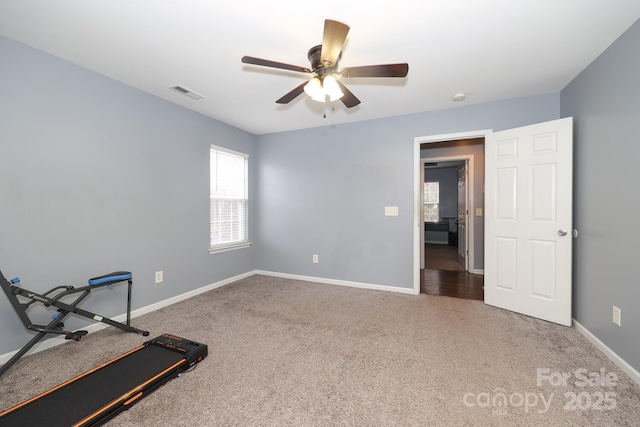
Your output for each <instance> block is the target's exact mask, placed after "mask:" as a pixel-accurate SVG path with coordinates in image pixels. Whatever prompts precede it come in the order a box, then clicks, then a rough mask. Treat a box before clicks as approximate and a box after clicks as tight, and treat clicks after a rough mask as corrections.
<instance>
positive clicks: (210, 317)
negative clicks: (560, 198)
mask: <svg viewBox="0 0 640 427" xmlns="http://www.w3.org/2000/svg"><path fill="white" fill-rule="evenodd" d="M134 323H135V325H136V326H138V327H140V328H145V329H149V330H151V332H152V335H154V336H155V335H159V334H161V333H164V332H170V333H173V334H177V335H181V336H184V337H187V338H191V339H193V340H197V341H201V342H204V343H207V344H208V345H209V357H208V358H207V359H205V360H204V361H203V362H202V363H200V364H199V365H198V366H197V368H196V369H195V370H194V371H192V372H188V373H185V374H183V375H182V376H181V377H180V378H177V379H175V380H173V381H170V382H169V383H167V384H166V385H164V386H162V387H161V388H160V389H158V390H157V391H155V392H154V393H152V394H151V395H149V396H148V397H147V398H145V399H142V400H141V401H140V402H139V403H137V404H136V405H135V406H133V407H132V408H131V409H130V410H129V411H126V412H124V413H122V414H120V415H119V416H118V417H116V418H115V419H114V420H112V421H110V422H109V424H108V425H110V426H337V425H339V426H496V425H499V426H502V425H504V426H538V425H540V426H543V425H545V426H549V425H551V426H638V425H640V387H638V385H636V384H634V383H632V382H631V381H630V380H629V379H628V377H626V376H625V375H624V374H623V373H622V372H621V371H620V370H619V369H617V368H616V367H615V366H614V365H613V364H612V363H611V362H610V361H609V360H608V359H607V358H606V357H605V356H604V355H603V354H601V353H600V352H599V351H598V350H597V349H595V348H594V347H593V346H592V345H591V344H590V343H588V342H587V341H586V340H585V339H584V337H582V336H581V335H580V334H579V333H578V332H577V331H576V330H575V329H572V328H566V327H562V326H558V325H554V324H550V323H547V322H544V321H539V320H536V319H532V318H529V317H525V316H521V315H517V314H513V313H510V312H507V311H503V310H499V309H496V308H492V307H489V306H486V305H484V304H483V303H482V302H479V301H470V300H461V299H454V298H448V297H434V296H427V295H419V296H410V295H402V294H394V293H388V292H379V291H369V290H361V289H352V288H346V287H339V286H331V285H320V284H314V283H307V282H301V281H294V280H286V279H278V278H271V277H265V276H253V277H250V278H248V279H244V280H242V281H239V282H236V283H235V284H231V285H228V286H226V287H223V288H220V289H217V290H214V291H211V292H208V293H205V294H202V295H199V296H197V297H195V298H192V299H190V300H187V301H183V302H181V303H178V304H175V305H172V306H170V307H166V308H164V309H162V310H159V311H157V312H154V313H151V314H148V315H145V316H141V317H139V318H136V319H134ZM143 341H144V338H143V337H140V336H137V335H132V334H126V333H123V332H121V331H119V330H114V329H113V328H109V329H107V330H104V331H101V332H98V333H95V334H92V335H89V336H87V337H86V338H85V339H83V341H81V342H78V343H77V342H70V343H68V344H65V345H63V346H59V347H56V348H53V349H50V350H47V351H45V352H42V353H38V354H35V355H32V356H27V357H25V358H23V359H22V360H21V361H20V362H18V364H16V365H15V366H14V367H13V368H12V369H11V370H10V371H8V372H7V373H6V374H5V375H4V376H2V377H0V396H2V400H1V404H0V409H6V408H8V407H10V406H12V405H14V404H17V403H19V402H21V401H22V400H24V399H26V398H28V397H30V396H32V395H34V394H37V393H38V392H41V391H44V390H46V389H48V388H50V387H52V386H54V385H56V384H58V383H60V382H62V381H64V380H66V379H68V378H70V377H72V376H74V375H76V374H79V373H81V372H84V371H86V370H88V369H90V368H92V367H93V366H95V365H98V364H99V363H101V362H103V361H106V360H108V359H111V358H112V357H114V356H117V355H119V354H121V353H123V352H125V351H126V350H129V349H131V348H133V347H135V346H137V345H139V344H140V343H141V342H143ZM581 368H582V369H585V370H586V371H587V372H600V370H601V369H603V370H604V371H605V372H606V373H609V372H613V373H615V375H617V377H618V381H617V383H616V384H615V385H611V386H609V387H603V386H601V385H596V386H593V387H578V386H576V384H575V381H576V378H575V371H576V370H577V369H581ZM537 369H548V370H549V371H548V372H549V374H550V375H551V377H552V378H555V375H561V374H562V373H571V375H572V378H570V379H569V380H568V382H567V385H566V386H565V385H558V386H556V387H553V386H551V385H550V384H549V381H543V383H542V384H541V385H540V386H538V385H537V381H536V379H537V378H536V370H537ZM96 392H99V390H96ZM571 393H576V395H575V396H576V397H579V400H578V403H579V405H578V404H576V405H574V406H575V408H576V409H574V410H569V409H564V406H565V405H566V404H567V403H569V404H571V396H572V395H571ZM580 393H582V394H580ZM605 393H614V395H611V394H609V395H607V400H606V401H602V402H600V404H597V405H596V408H598V407H599V408H605V407H611V406H612V405H613V404H615V408H614V409H593V405H594V404H596V403H597V401H598V400H599V399H600V396H602V397H603V399H604V396H605ZM502 394H504V395H505V396H506V397H507V399H508V400H507V402H506V404H503V405H502V406H499V405H498V404H499V403H503V401H502V400H500V396H501V395H502ZM534 397H535V398H536V399H537V402H535V403H536V404H535V405H534ZM542 399H544V402H543V400H542ZM587 399H588V400H589V402H587ZM525 401H528V402H529V407H527V408H525V406H524V402H525ZM494 402H495V404H494ZM574 403H575V402H574ZM587 403H589V404H588V405H587ZM545 405H547V406H545ZM580 407H581V408H584V409H580ZM545 408H546V410H545ZM43 425H46V423H44V424H43Z"/></svg>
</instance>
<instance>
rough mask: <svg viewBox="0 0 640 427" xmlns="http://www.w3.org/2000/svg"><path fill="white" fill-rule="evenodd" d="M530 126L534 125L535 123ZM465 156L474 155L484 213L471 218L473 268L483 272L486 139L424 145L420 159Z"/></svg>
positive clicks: (476, 192)
mask: <svg viewBox="0 0 640 427" xmlns="http://www.w3.org/2000/svg"><path fill="white" fill-rule="evenodd" d="M559 108H560V105H559V104H558V110H557V112H558V114H560V111H559ZM556 118H557V117H556ZM549 120H553V119H549ZM529 124H533V122H532V123H529ZM518 126H519V125H518ZM514 127H516V126H514ZM489 128H491V127H489ZM473 130H479V129H473ZM493 130H495V131H497V130H499V129H497V128H495V127H494V128H493ZM463 155H473V169H474V171H473V175H474V187H473V193H474V195H473V200H474V209H475V208H482V212H483V215H482V216H476V215H475V212H470V218H473V220H474V223H473V226H474V229H473V238H474V240H473V248H474V261H473V263H474V266H473V268H474V269H476V270H483V269H484V139H483V138H475V139H469V140H459V141H445V142H438V143H434V144H422V147H421V149H420V157H421V158H423V159H425V158H436V157H450V156H463Z"/></svg>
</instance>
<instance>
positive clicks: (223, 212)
mask: <svg viewBox="0 0 640 427" xmlns="http://www.w3.org/2000/svg"><path fill="white" fill-rule="evenodd" d="M248 160H249V156H248V155H246V154H243V153H238V152H235V151H231V150H227V149H226V148H221V147H216V146H215V145H212V146H211V154H210V165H211V166H210V167H211V169H210V175H211V187H210V196H211V198H210V209H209V212H210V223H211V233H210V234H211V236H210V237H211V246H210V248H209V252H210V253H215V252H222V251H226V250H231V249H237V248H242V247H247V246H249V244H250V243H249V225H248V224H249V218H248V217H249V209H248V208H249V206H248V205H249V200H248V191H247V188H248V186H247V181H248V163H249V161H248Z"/></svg>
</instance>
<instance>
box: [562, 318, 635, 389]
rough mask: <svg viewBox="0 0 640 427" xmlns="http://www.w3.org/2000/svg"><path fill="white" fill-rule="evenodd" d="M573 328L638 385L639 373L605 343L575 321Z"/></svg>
mask: <svg viewBox="0 0 640 427" xmlns="http://www.w3.org/2000/svg"><path fill="white" fill-rule="evenodd" d="M573 326H574V327H575V328H576V330H577V331H578V332H580V333H581V334H582V335H583V336H584V337H585V338H586V339H587V340H588V341H589V342H591V344H593V345H595V346H596V348H597V349H598V350H600V351H601V352H603V353H604V355H605V356H607V357H608V358H609V359H611V361H612V362H613V363H615V364H616V366H617V367H618V368H620V369H621V370H622V371H624V373H625V374H627V375H628V376H629V378H631V379H632V380H633V381H634V382H635V383H636V384H640V372H638V371H637V370H636V369H635V368H634V367H633V366H631V365H629V364H628V363H627V362H626V361H625V360H624V359H623V358H622V357H620V356H618V355H617V354H616V353H615V352H614V351H613V350H611V349H610V348H609V347H607V345H606V344H605V343H603V342H602V341H600V340H599V339H598V338H597V337H596V336H595V335H593V334H592V333H591V332H590V331H589V330H588V329H587V328H585V327H584V326H582V325H581V324H580V323H578V321H576V319H573Z"/></svg>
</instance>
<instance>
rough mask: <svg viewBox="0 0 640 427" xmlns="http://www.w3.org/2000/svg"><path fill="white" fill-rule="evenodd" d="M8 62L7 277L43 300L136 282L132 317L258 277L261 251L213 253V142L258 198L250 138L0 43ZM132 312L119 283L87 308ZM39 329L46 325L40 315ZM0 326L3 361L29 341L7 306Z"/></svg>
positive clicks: (3, 182)
mask: <svg viewBox="0 0 640 427" xmlns="http://www.w3.org/2000/svg"><path fill="white" fill-rule="evenodd" d="M0 58H2V59H1V62H0V81H2V82H3V86H2V94H1V95H0V159H1V167H0V269H1V270H2V272H3V273H4V274H5V276H7V278H9V279H10V278H12V277H14V276H19V277H20V278H21V279H22V284H23V286H24V287H25V288H27V289H31V290H35V291H45V290H47V289H49V288H51V287H53V286H54V285H59V284H70V285H75V286H78V285H83V284H86V281H87V279H88V278H89V277H92V276H96V275H99V274H104V273H108V272H111V271H115V270H130V271H132V272H133V273H134V292H133V293H134V295H133V307H134V309H135V308H138V307H142V306H146V305H148V304H151V303H154V302H158V301H162V300H165V299H167V298H170V297H172V296H175V295H179V294H183V293H185V292H187V291H189V290H192V289H196V288H200V287H202V286H205V285H208V284H211V283H215V282H217V281H219V280H222V279H225V278H228V277H232V276H235V275H238V274H241V273H245V272H248V271H252V270H253V269H254V268H255V267H254V251H255V249H254V248H250V249H244V250H237V251H232V252H226V253H221V254H216V255H209V251H208V249H209V144H211V143H214V144H217V145H220V146H225V147H228V148H232V149H234V150H238V151H243V152H247V153H249V154H250V156H251V157H250V159H249V162H250V165H251V166H250V167H251V176H252V177H254V178H253V180H252V181H251V183H250V189H249V190H250V193H251V194H252V195H255V176H256V173H255V165H256V160H257V159H256V155H255V152H254V151H255V150H254V145H255V136H253V135H251V134H248V133H246V132H243V131H240V130H238V129H235V128H232V127H230V126H227V125H225V124H222V123H220V122H217V121H215V120H212V119H210V118H207V117H204V116H202V115H199V114H196V113H193V112H191V111H189V110H186V109H184V108H181V107H178V106H176V105H174V104H171V103H169V102H166V101H163V100H161V99H159V98H157V97H154V96H151V95H148V94H145V93H143V92H140V91H137V90H134V89H132V88H130V87H128V86H125V85H122V84H120V83H118V82H116V81H114V80H111V79H109V78H106V77H104V76H102V75H99V74H96V73H93V72H91V71H88V70H86V69H83V68H80V67H77V66H75V65H72V64H70V63H68V62H65V61H62V60H60V59H57V58H54V57H52V56H50V55H47V54H44V53H42V52H40V51H37V50H35V49H32V48H29V47H27V46H24V45H22V44H19V43H16V42H14V41H12V40H9V39H7V38H3V37H0ZM169 83H170V82H169ZM255 213H256V211H255V209H254V206H251V217H252V218H254V219H255V217H256V215H255ZM254 228H255V224H252V227H251V230H253V229H254ZM157 270H163V271H164V278H165V281H164V283H162V284H159V285H155V284H154V283H153V278H154V272H155V271H157ZM125 300H126V286H123V285H117V286H114V288H113V289H112V290H108V289H106V288H104V289H101V290H100V291H97V292H94V293H92V295H91V296H90V297H89V298H88V299H87V300H86V301H84V302H83V305H82V306H83V307H84V308H86V309H88V310H92V311H97V312H99V313H102V314H105V315H107V316H113V315H117V314H122V313H124V311H125ZM34 317H35V319H34V320H36V321H37V322H41V323H48V321H49V320H50V315H48V314H47V315H46V316H45V313H44V312H43V313H40V312H39V311H38V310H37V309H36V310H35V311H34ZM69 319H71V317H69ZM81 324H84V322H80V321H79V320H75V321H73V320H70V321H69V322H67V325H68V326H69V327H70V328H75V327H78V325H81ZM0 325H2V328H1V331H2V332H1V339H0V354H4V353H6V352H9V351H12V350H15V349H18V348H20V347H21V346H22V345H23V344H24V343H25V342H26V341H28V339H29V337H30V336H31V335H30V334H29V333H28V332H26V330H25V329H24V327H23V326H22V323H20V322H19V320H18V317H17V316H16V315H15V313H14V312H13V310H12V308H11V307H10V305H9V303H8V301H7V300H6V298H5V297H4V294H2V295H0ZM151 332H152V334H160V333H163V332H171V331H159V330H157V331H151Z"/></svg>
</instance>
